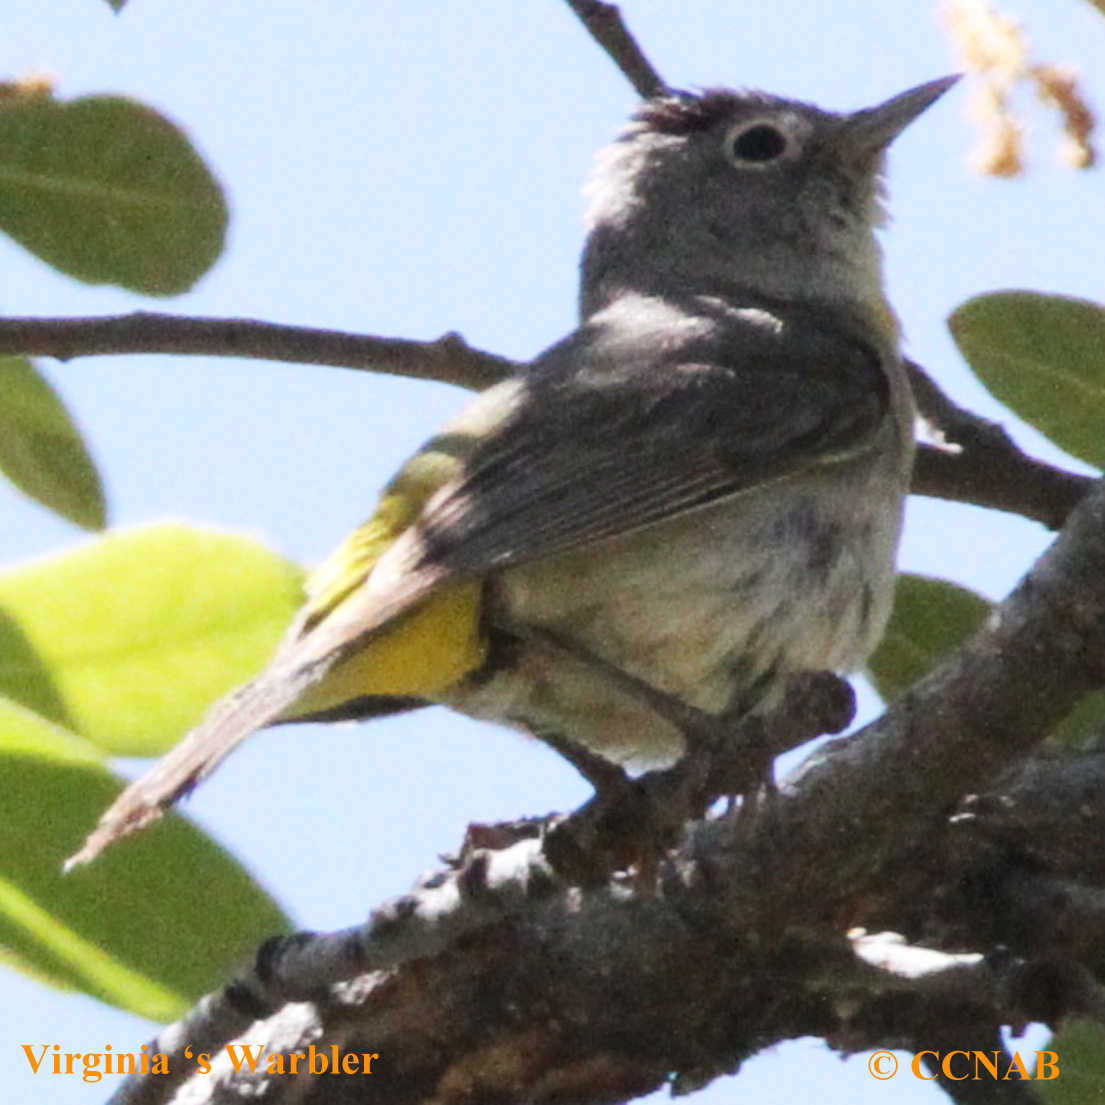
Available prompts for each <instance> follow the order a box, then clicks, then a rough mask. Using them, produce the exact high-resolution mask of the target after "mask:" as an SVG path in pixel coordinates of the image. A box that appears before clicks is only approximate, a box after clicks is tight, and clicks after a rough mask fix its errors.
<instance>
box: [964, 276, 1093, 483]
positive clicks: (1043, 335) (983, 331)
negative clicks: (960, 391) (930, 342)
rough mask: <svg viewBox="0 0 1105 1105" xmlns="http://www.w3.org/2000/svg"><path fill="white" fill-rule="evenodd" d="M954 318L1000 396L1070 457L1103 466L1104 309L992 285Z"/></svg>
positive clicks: (971, 357) (970, 355)
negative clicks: (992, 289) (994, 288)
mask: <svg viewBox="0 0 1105 1105" xmlns="http://www.w3.org/2000/svg"><path fill="white" fill-rule="evenodd" d="M948 325H949V326H950V327H951V332H952V335H953V336H954V338H955V340H956V343H957V344H958V346H959V348H960V351H961V352H962V353H963V356H964V357H966V358H967V361H968V363H969V364H970V366H971V368H973V369H974V370H975V372H976V373H977V375H978V377H979V379H981V380H982V382H983V383H984V384H985V385H986V386H987V387H988V388H989V389H990V391H991V392H992V393H993V394H994V395H995V396H996V397H997V398H998V399H1000V400H1001V402H1003V403H1004V404H1005V405H1006V406H1007V407H1008V408H1009V409H1010V410H1011V411H1013V412H1015V413H1016V414H1017V415H1019V416H1020V417H1021V418H1023V419H1024V420H1025V421H1026V422H1029V423H1031V424H1032V425H1033V426H1035V427H1036V428H1037V429H1038V430H1040V431H1041V432H1042V433H1044V434H1046V435H1047V436H1048V437H1049V438H1050V439H1051V440H1052V441H1054V442H1055V444H1056V445H1058V446H1060V448H1062V449H1065V450H1066V451H1067V452H1068V453H1070V454H1071V455H1072V456H1076V457H1079V458H1080V459H1081V460H1084V461H1086V462H1087V463H1088V464H1092V465H1094V467H1096V468H1105V308H1102V307H1101V306H1099V305H1098V304H1096V303H1090V302H1087V301H1086V300H1082V299H1069V298H1066V297H1064V296H1058V295H1039V294H1037V293H1035V292H994V293H992V294H990V295H981V296H978V297H977V298H975V299H970V300H968V301H967V302H966V303H964V304H963V305H962V306H961V307H959V308H958V309H957V310H956V311H955V312H954V313H953V314H952V316H951V318H950V319H949V322H948Z"/></svg>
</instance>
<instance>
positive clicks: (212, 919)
mask: <svg viewBox="0 0 1105 1105" xmlns="http://www.w3.org/2000/svg"><path fill="white" fill-rule="evenodd" d="M119 789H120V785H119V781H118V780H117V779H115V777H114V776H112V775H111V773H110V772H108V770H107V769H106V768H105V767H104V766H103V765H102V764H101V763H100V762H99V760H98V755H97V752H96V750H95V749H93V748H92V747H91V746H90V745H89V744H87V743H86V742H85V741H82V740H81V739H80V738H79V737H77V736H75V735H74V734H72V733H69V732H66V731H65V730H63V729H61V728H60V727H58V726H55V725H52V724H50V723H49V722H47V721H45V720H44V719H42V718H41V717H39V716H37V715H36V714H33V713H32V712H31V711H29V710H26V709H24V708H23V707H21V706H18V705H16V704H15V703H12V702H8V701H6V700H4V699H0V810H2V811H3V826H4V828H3V834H2V838H0V957H2V958H3V960H4V961H5V962H6V963H7V964H9V965H11V966H14V967H17V968H22V969H26V970H27V971H28V972H30V973H32V974H33V975H35V977H37V978H39V979H44V980H46V981H49V982H51V983H52V984H54V985H56V986H60V987H72V988H75V989H79V990H82V991H84V992H86V993H88V994H91V995H92V996H93V997H96V998H99V999H100V1000H102V1001H105V1002H109V1003H110V1004H112V1005H117V1006H119V1007H120V1008H123V1009H129V1010H131V1011H132V1012H134V1013H137V1014H139V1015H140V1016H144V1017H151V1018H153V1019H154V1020H169V1019H171V1018H173V1017H176V1016H179V1015H180V1013H181V1012H182V1011H184V1010H185V1009H186V1008H188V1007H189V1006H190V1005H191V1004H193V1003H194V1002H195V1000H196V999H197V998H198V997H200V996H201V995H202V994H204V993H206V992H208V991H209V990H211V989H213V988H215V987H217V986H218V985H220V984H221V983H223V982H225V981H226V978H227V977H228V975H229V974H230V973H231V972H232V971H233V970H234V969H235V968H236V967H237V966H238V965H239V964H240V963H241V962H243V961H244V960H245V959H246V958H247V957H248V956H249V953H250V951H251V950H252V949H253V948H255V947H256V945H257V944H258V943H260V942H261V941H262V940H264V939H265V938H266V937H267V936H271V935H272V934H273V933H277V932H283V931H286V930H287V927H288V923H287V921H286V919H285V918H284V916H283V915H282V913H281V912H280V910H279V908H278V907H277V906H276V904H275V903H274V902H273V901H272V900H271V899H270V898H269V897H268V895H266V894H265V893H264V892H263V891H262V890H261V889H260V888H259V887H258V886H257V885H256V884H255V883H254V882H253V880H252V879H251V878H250V877H249V876H248V875H247V874H246V873H245V872H244V871H243V870H242V868H241V867H240V866H239V865H238V864H237V862H235V861H234V860H233V859H231V858H230V857H229V856H228V855H227V854H226V853H225V852H224V851H223V850H222V849H221V848H219V847H218V846H217V845H216V844H214V843H213V842H212V841H211V840H209V839H208V838H207V837H205V836H204V835H203V834H202V833H200V832H199V831H198V830H197V829H195V828H193V827H192V826H191V825H189V824H188V823H187V822H186V821H184V820H183V819H182V818H180V817H177V816H175V815H173V816H171V817H170V818H168V819H167V821H166V823H165V824H164V825H162V826H158V828H157V829H155V830H152V831H150V832H148V833H143V834H141V835H140V836H138V837H136V838H134V839H133V840H129V841H127V842H126V843H125V844H123V845H121V846H120V847H118V848H116V849H114V850H112V851H109V852H108V853H107V854H105V855H104V856H103V857H101V858H100V859H98V860H97V861H96V862H95V863H94V864H92V865H91V866H89V867H86V868H80V869H78V870H77V871H75V872H73V873H72V874H70V875H64V876H63V875H62V874H61V864H62V861H63V860H64V859H65V858H66V857H67V856H68V855H70V854H71V853H72V852H73V851H75V850H76V849H77V848H78V847H79V845H80V843H81V841H82V840H83V838H84V835H85V833H86V832H87V831H88V830H89V829H90V828H91V827H92V826H93V825H94V824H95V823H96V819H97V818H98V817H99V815H100V813H101V812H102V811H103V810H104V808H106V806H107V805H108V804H109V803H110V802H111V801H112V799H113V798H114V797H115V796H116V795H117V794H118V792H119Z"/></svg>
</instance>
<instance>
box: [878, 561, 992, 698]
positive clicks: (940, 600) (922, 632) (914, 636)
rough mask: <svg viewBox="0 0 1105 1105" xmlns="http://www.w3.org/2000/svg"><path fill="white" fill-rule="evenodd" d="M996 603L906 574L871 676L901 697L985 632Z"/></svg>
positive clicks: (888, 693) (889, 694)
mask: <svg viewBox="0 0 1105 1105" xmlns="http://www.w3.org/2000/svg"><path fill="white" fill-rule="evenodd" d="M989 611H990V604H989V603H988V602H987V601H986V600H985V599H984V598H982V597H981V596H980V595H976V594H975V593H974V591H968V590H966V589H965V588H963V587H957V586H956V585H955V584H954V583H949V582H948V581H947V580H943V579H931V578H929V577H928V576H919V575H907V574H903V575H900V576H899V577H898V585H897V589H896V590H895V593H894V611H893V613H892V614H891V615H890V624H889V625H888V626H887V629H886V634H885V635H884V636H883V639H882V642H881V644H880V645H879V647H878V648H877V649H876V650H875V653H874V655H873V656H872V657H871V659H870V661H869V662H868V673H869V675H870V676H871V680H872V682H873V683H874V684H875V688H876V690H878V692H879V694H881V695H882V697H883V698H884V699H886V700H887V701H890V700H892V699H894V698H897V697H898V695H900V694H901V693H902V692H903V691H904V690H906V689H907V688H908V687H911V686H912V685H913V684H914V683H916V682H917V680H918V679H920V678H921V677H922V676H923V675H926V674H927V673H928V672H929V671H931V670H932V669H933V668H934V667H935V666H936V665H937V664H938V663H939V662H940V660H942V659H943V658H944V657H945V656H947V655H948V653H949V652H951V651H952V650H953V649H954V648H956V646H958V645H959V644H961V643H962V642H963V641H965V640H966V639H967V638H968V637H969V636H971V634H973V633H974V632H975V631H976V630H978V629H980V628H981V626H982V623H983V622H984V621H985V620H986V615H987V614H988V613H989Z"/></svg>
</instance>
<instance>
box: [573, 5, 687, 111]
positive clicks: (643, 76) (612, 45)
mask: <svg viewBox="0 0 1105 1105" xmlns="http://www.w3.org/2000/svg"><path fill="white" fill-rule="evenodd" d="M568 7H570V8H571V9H572V11H574V12H575V13H576V15H577V16H579V19H580V22H581V23H582V24H583V25H584V26H585V27H586V28H587V30H588V32H589V33H590V35H591V37H592V38H593V39H594V40H595V41H596V42H597V43H598V44H599V45H600V46H601V47H602V48H603V50H605V51H606V53H607V54H608V55H609V57H610V59H611V61H613V62H614V64H615V65H616V66H617V67H618V69H620V70H621V72H622V73H623V74H624V76H625V77H626V79H627V80H628V81H629V83H630V84H631V85H633V87H634V88H635V89H636V90H637V94H638V95H639V96H640V97H641V98H642V99H644V100H647V99H650V98H651V97H653V96H662V95H664V93H665V92H667V91H669V89H668V86H667V84H666V83H665V82H664V80H663V78H662V77H661V76H660V74H659V73H657V72H656V69H655V68H654V67H653V65H652V62H650V61H649V60H648V58H647V57H645V55H644V51H642V49H641V47H640V46H638V45H637V40H636V39H635V38H634V37H633V35H632V34H631V33H630V31H629V28H628V27H627V26H626V25H625V20H624V19H622V13H621V12H620V11H619V10H618V8H617V7H616V6H615V5H614V4H604V3H602V2H601V0H568Z"/></svg>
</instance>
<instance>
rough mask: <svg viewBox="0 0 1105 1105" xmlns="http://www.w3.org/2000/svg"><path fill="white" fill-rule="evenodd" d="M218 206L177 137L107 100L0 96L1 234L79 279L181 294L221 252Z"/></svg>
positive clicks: (125, 103)
mask: <svg viewBox="0 0 1105 1105" xmlns="http://www.w3.org/2000/svg"><path fill="white" fill-rule="evenodd" d="M226 221H227V210H226V201H225V200H224V198H223V195H222V191H221V189H220V188H219V185H218V184H217V183H216V181H215V179H214V177H212V175H211V173H210V172H209V170H208V169H207V167H206V166H205V165H204V163H203V161H202V160H201V159H200V157H199V155H198V154H197V153H196V151H195V150H194V149H193V148H192V146H191V144H190V143H189V141H188V139H187V137H186V136H185V135H184V133H183V132H182V131H181V130H180V129H179V128H177V127H176V126H174V125H173V124H172V123H170V122H169V121H168V120H167V119H165V118H163V117H162V116H161V115H158V114H157V112H155V111H153V110H152V109H150V108H148V107H144V106H143V105H142V104H138V103H135V102H134V101H133V100H127V99H123V98H121V97H117V96H88V97H85V98H83V99H78V100H71V101H69V102H66V103H60V102H58V101H56V100H53V99H52V98H51V97H49V96H48V95H44V94H42V93H33V94H31V93H27V94H22V95H19V94H16V95H8V96H7V97H5V98H3V99H0V230H3V231H4V232H5V233H7V234H9V235H11V237H13V238H14V239H15V240H16V241H17V242H19V244H20V245H22V246H24V247H25V248H27V249H29V250H30V251H31V252H32V253H34V254H36V255H37V256H38V257H40V258H42V260H43V261H46V262H47V263H48V264H50V265H53V266H54V268H56V269H60V270H61V271H62V272H64V273H66V274H68V275H69V276H74V277H76V278H77V279H78V280H83V281H85V282H86V283H89V284H119V285H121V286H122V287H124V288H129V289H131V290H132V291H136V292H144V293H145V294H147V295H176V294H178V293H180V292H184V291H187V290H188V289H189V288H190V287H191V286H192V285H193V284H194V283H195V282H196V281H197V280H198V279H199V278H200V277H201V276H202V275H203V274H204V273H205V272H206V271H207V270H208V269H209V268H210V267H211V266H212V265H213V264H214V262H215V260H216V259H217V258H218V256H219V254H220V253H221V252H222V249H223V239H224V236H225V232H226Z"/></svg>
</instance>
